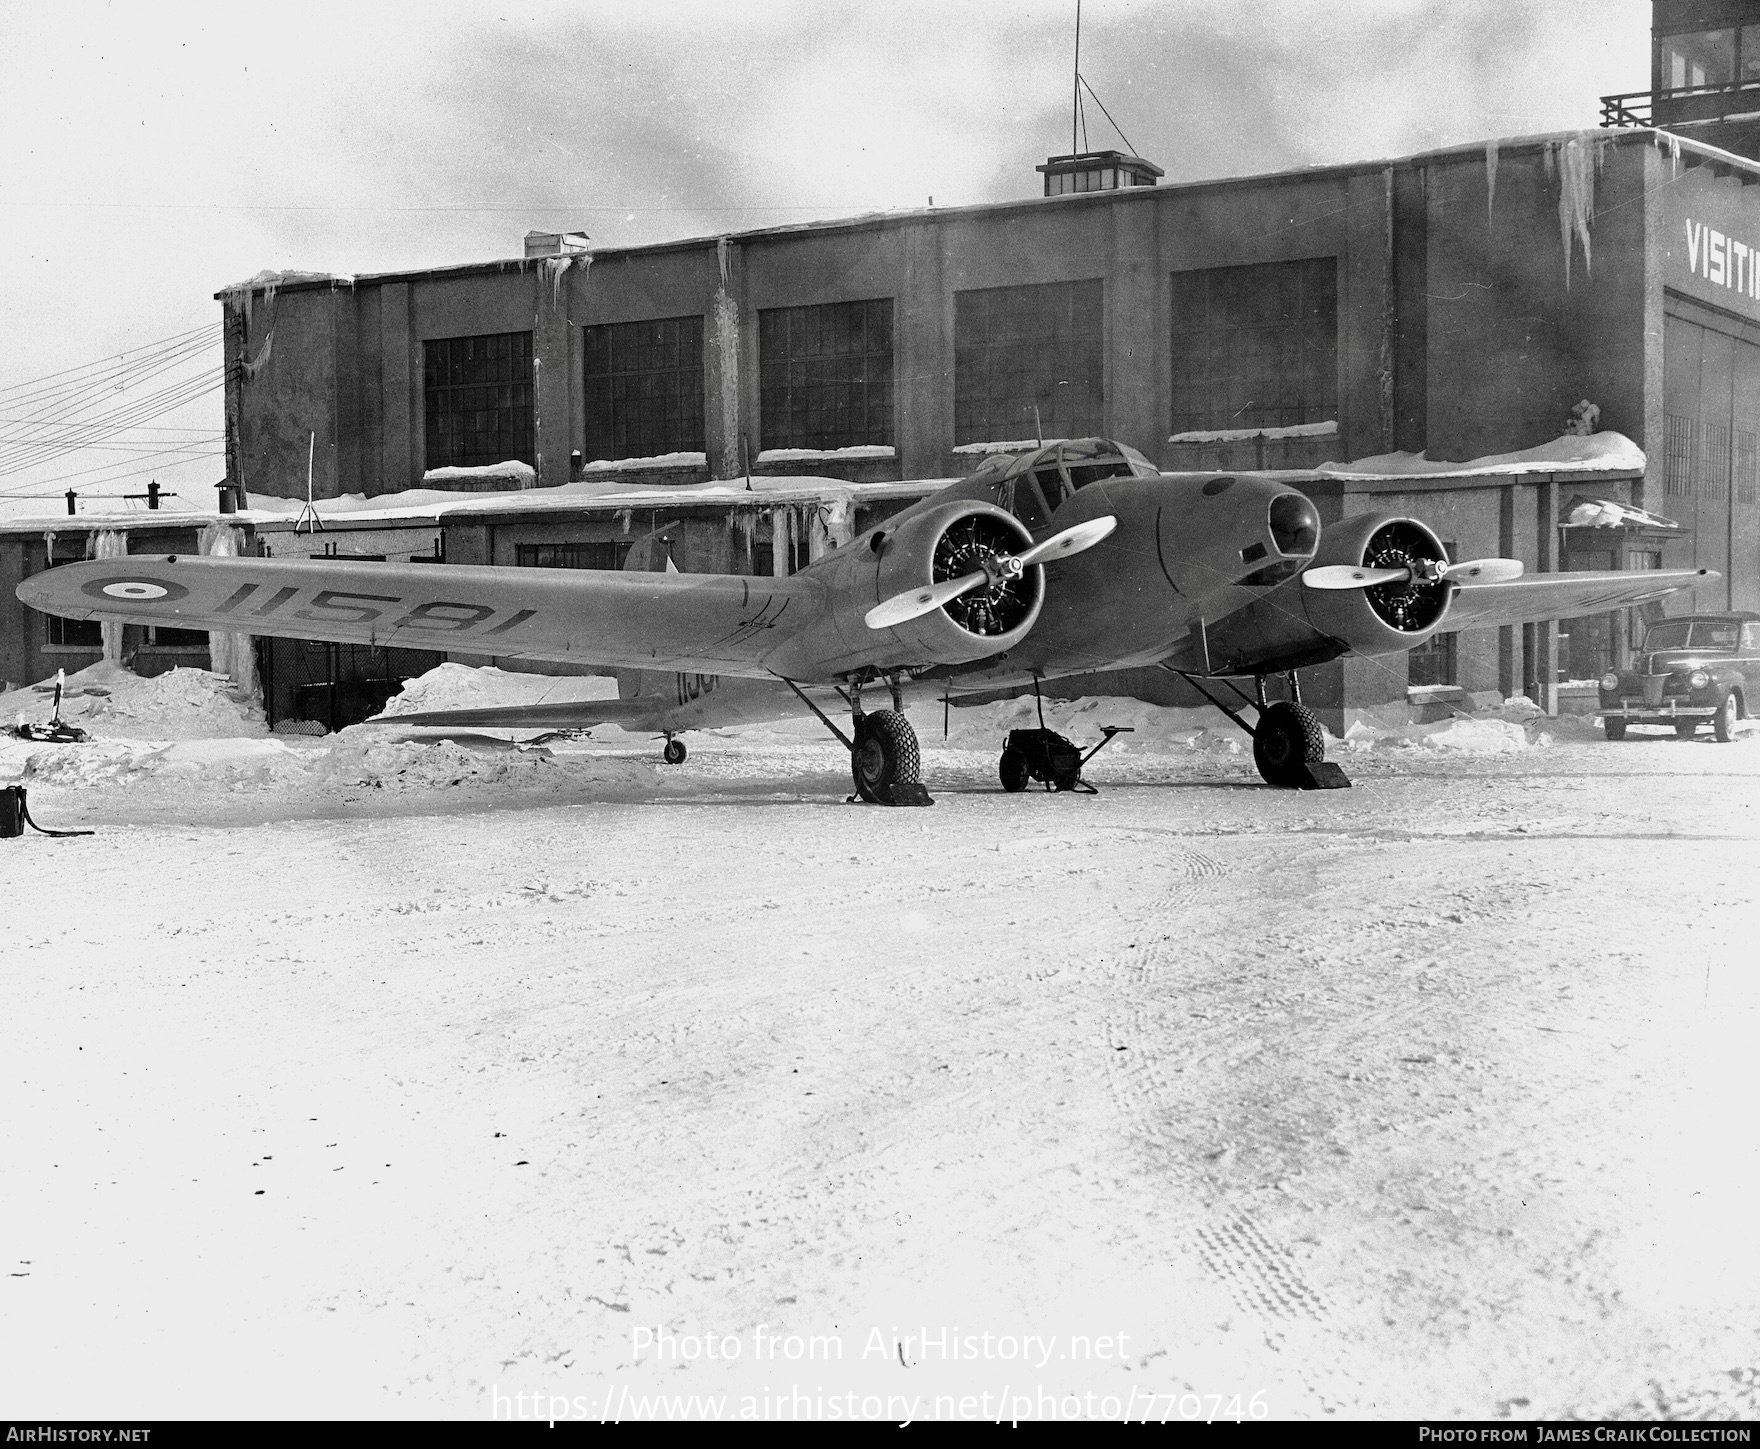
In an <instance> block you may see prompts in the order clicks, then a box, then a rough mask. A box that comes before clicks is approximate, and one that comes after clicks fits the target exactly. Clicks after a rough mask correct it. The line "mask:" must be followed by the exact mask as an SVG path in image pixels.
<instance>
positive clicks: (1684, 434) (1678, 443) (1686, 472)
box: [1662, 413, 1696, 498]
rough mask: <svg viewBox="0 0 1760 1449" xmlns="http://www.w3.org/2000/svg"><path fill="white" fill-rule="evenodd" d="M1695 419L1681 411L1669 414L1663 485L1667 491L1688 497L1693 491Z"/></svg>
mask: <svg viewBox="0 0 1760 1449" xmlns="http://www.w3.org/2000/svg"><path fill="white" fill-rule="evenodd" d="M1695 431H1696V430H1695V428H1694V427H1693V420H1692V419H1691V418H1688V417H1682V416H1681V415H1680V414H1679V413H1670V414H1669V415H1668V432H1667V434H1666V448H1667V453H1666V456H1665V461H1664V471H1663V481H1662V487H1663V491H1664V492H1665V493H1670V494H1673V495H1675V496H1677V497H1682V498H1684V497H1687V496H1688V495H1690V494H1691V493H1692V491H1693V451H1694V444H1695V441H1696V439H1695V438H1694V436H1693V434H1694V432H1695Z"/></svg>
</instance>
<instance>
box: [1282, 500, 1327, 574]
mask: <svg viewBox="0 0 1760 1449" xmlns="http://www.w3.org/2000/svg"><path fill="white" fill-rule="evenodd" d="M1270 524H1271V541H1272V542H1273V543H1275V544H1276V545H1277V551H1278V552H1279V553H1281V554H1284V555H1292V554H1293V555H1295V556H1297V557H1301V558H1309V557H1312V556H1313V553H1314V550H1315V549H1317V548H1318V547H1319V546H1320V514H1319V512H1318V511H1317V510H1316V509H1315V507H1314V505H1313V504H1312V503H1310V502H1309V501H1308V500H1307V499H1306V498H1304V497H1303V496H1302V495H1301V494H1300V493H1284V494H1281V495H1279V496H1278V497H1276V498H1273V499H1272V500H1271V512H1270Z"/></svg>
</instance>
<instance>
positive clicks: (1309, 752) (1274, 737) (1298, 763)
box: [1253, 701, 1326, 789]
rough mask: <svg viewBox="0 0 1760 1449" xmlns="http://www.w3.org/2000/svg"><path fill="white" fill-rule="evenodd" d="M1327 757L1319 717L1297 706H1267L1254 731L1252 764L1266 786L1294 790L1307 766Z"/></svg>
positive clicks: (1324, 734)
mask: <svg viewBox="0 0 1760 1449" xmlns="http://www.w3.org/2000/svg"><path fill="white" fill-rule="evenodd" d="M1325 758H1326V731H1325V730H1323V729H1322V728H1321V727H1320V717H1319V716H1318V715H1317V714H1315V713H1314V711H1313V710H1311V709H1305V708H1303V707H1302V706H1301V705H1299V704H1288V703H1285V702H1283V701H1279V702H1278V703H1276V704H1272V705H1267V706H1266V707H1265V711H1264V713H1263V714H1261V715H1260V716H1259V724H1258V726H1257V728H1255V729H1254V731H1253V763H1254V764H1255V765H1257V766H1258V767H1259V774H1260V775H1261V776H1262V777H1263V778H1264V780H1265V783H1266V784H1268V785H1277V786H1280V787H1283V788H1286V789H1288V788H1293V787H1295V786H1296V785H1297V784H1298V783H1299V782H1300V776H1301V773H1302V769H1303V767H1304V766H1306V765H1317V764H1319V763H1320V762H1321V761H1322V760H1324V759H1325Z"/></svg>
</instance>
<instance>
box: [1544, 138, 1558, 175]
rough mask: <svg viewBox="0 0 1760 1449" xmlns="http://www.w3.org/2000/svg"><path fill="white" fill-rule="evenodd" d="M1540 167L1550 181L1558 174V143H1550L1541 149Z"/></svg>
mask: <svg viewBox="0 0 1760 1449" xmlns="http://www.w3.org/2000/svg"><path fill="white" fill-rule="evenodd" d="M1540 165H1541V167H1542V169H1544V171H1545V172H1546V179H1547V180H1548V181H1550V180H1552V178H1553V177H1554V176H1555V175H1557V174H1558V142H1556V141H1548V142H1547V143H1546V144H1545V145H1544V146H1542V147H1541V148H1540Z"/></svg>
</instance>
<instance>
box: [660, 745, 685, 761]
mask: <svg viewBox="0 0 1760 1449" xmlns="http://www.w3.org/2000/svg"><path fill="white" fill-rule="evenodd" d="M687 753H688V751H687V750H686V749H685V747H684V741H683V740H668V741H667V742H666V748H665V749H663V750H662V751H660V758H661V759H663V760H665V761H666V763H667V764H669V765H682V764H683V763H684V757H685V755H686V754H687Z"/></svg>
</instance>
